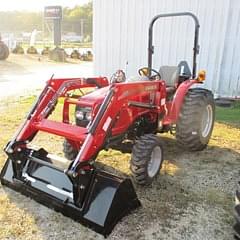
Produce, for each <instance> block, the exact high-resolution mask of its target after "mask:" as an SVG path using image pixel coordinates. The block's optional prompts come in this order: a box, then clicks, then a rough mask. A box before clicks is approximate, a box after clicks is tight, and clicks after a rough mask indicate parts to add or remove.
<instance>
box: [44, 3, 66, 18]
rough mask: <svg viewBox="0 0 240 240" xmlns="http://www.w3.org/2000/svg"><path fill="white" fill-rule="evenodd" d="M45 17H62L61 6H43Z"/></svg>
mask: <svg viewBox="0 0 240 240" xmlns="http://www.w3.org/2000/svg"><path fill="white" fill-rule="evenodd" d="M44 18H45V19H62V7H61V6H48V7H45V8H44Z"/></svg>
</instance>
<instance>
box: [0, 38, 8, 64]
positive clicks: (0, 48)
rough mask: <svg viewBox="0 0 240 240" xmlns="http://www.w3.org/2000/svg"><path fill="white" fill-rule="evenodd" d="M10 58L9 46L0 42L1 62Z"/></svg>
mask: <svg viewBox="0 0 240 240" xmlns="http://www.w3.org/2000/svg"><path fill="white" fill-rule="evenodd" d="M8 56H9V49H8V46H7V45H6V44H5V43H3V42H0V60H6V59H7V58H8Z"/></svg>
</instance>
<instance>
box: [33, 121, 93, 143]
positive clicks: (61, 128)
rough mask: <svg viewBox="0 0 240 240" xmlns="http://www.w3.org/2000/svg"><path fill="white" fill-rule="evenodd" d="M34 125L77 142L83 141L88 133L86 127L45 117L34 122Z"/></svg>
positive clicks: (36, 127) (41, 129)
mask: <svg viewBox="0 0 240 240" xmlns="http://www.w3.org/2000/svg"><path fill="white" fill-rule="evenodd" d="M34 127H35V129H37V130H40V131H43V132H47V133H51V134H55V135H58V136H62V137H65V138H67V139H70V140H73V141H79V142H83V141H84V140H85V138H86V135H87V133H88V131H87V129H86V128H83V127H79V126H76V125H71V124H67V123H62V122H56V121H52V120H47V119H43V120H41V121H40V122H36V123H34Z"/></svg>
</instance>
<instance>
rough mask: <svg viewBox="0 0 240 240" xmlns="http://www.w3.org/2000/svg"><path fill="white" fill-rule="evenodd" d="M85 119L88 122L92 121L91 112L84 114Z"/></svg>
mask: <svg viewBox="0 0 240 240" xmlns="http://www.w3.org/2000/svg"><path fill="white" fill-rule="evenodd" d="M85 117H86V119H87V120H88V121H91V119H92V114H91V112H86V115H85Z"/></svg>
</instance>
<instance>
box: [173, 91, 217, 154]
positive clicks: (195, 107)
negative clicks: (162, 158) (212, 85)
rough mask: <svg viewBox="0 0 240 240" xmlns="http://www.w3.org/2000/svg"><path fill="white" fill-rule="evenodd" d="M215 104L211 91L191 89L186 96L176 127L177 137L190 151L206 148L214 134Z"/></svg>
mask: <svg viewBox="0 0 240 240" xmlns="http://www.w3.org/2000/svg"><path fill="white" fill-rule="evenodd" d="M214 118H215V104H214V99H213V94H212V92H211V91H209V90H207V89H202V88H194V89H190V90H189V91H188V93H187V94H186V96H185V100H184V103H183V106H182V108H181V112H180V114H179V119H178V122H177V127H176V139H177V142H178V144H179V145H180V146H181V147H184V148H185V149H187V150H190V151H200V150H203V149H204V148H206V146H207V144H208V142H209V139H210V137H211V134H212V130H213V125H214Z"/></svg>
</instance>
